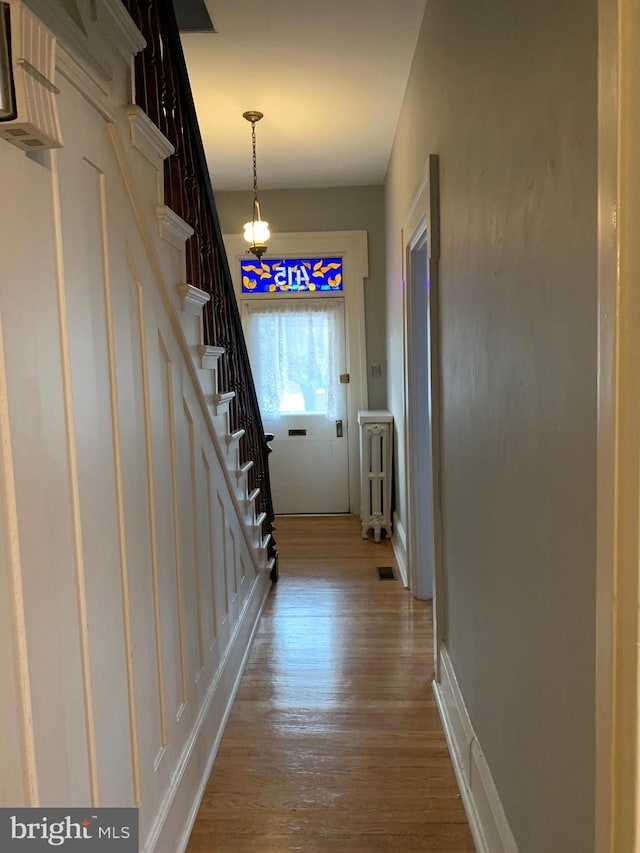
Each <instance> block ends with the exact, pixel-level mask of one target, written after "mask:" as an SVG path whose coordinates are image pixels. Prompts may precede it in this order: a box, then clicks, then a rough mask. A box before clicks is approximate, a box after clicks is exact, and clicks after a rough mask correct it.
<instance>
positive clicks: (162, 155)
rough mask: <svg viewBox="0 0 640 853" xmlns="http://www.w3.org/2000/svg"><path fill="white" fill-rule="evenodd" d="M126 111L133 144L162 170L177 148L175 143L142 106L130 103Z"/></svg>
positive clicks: (152, 163)
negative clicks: (172, 142)
mask: <svg viewBox="0 0 640 853" xmlns="http://www.w3.org/2000/svg"><path fill="white" fill-rule="evenodd" d="M126 113H127V118H128V119H129V132H130V135H131V144H132V145H133V147H134V148H135V149H136V150H137V151H139V152H140V153H141V154H142V156H143V157H144V158H145V160H147V161H148V162H149V163H151V165H152V166H155V168H156V169H158V170H160V169H161V168H162V164H163V163H164V161H165V160H166V159H167V157H170V156H171V155H172V154H173V152H174V150H175V149H174V147H173V145H172V144H171V143H170V142H169V140H168V139H167V137H166V136H165V135H164V134H163V133H162V132H161V131H160V130H158V128H157V127H156V126H155V124H154V123H153V122H152V121H151V119H150V118H149V116H148V115H147V114H146V113H145V111H144V110H141V109H140V107H138V106H136V105H135V104H129V106H128V107H127V108H126Z"/></svg>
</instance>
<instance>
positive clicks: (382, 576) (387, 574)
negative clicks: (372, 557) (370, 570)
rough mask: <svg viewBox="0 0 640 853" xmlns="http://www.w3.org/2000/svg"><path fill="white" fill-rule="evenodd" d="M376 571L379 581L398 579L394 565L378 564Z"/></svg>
mask: <svg viewBox="0 0 640 853" xmlns="http://www.w3.org/2000/svg"><path fill="white" fill-rule="evenodd" d="M376 571H377V572H378V580H379V581H394V580H395V579H396V576H395V573H394V571H393V566H378V567H377V568H376Z"/></svg>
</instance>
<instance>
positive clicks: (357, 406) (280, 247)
mask: <svg viewBox="0 0 640 853" xmlns="http://www.w3.org/2000/svg"><path fill="white" fill-rule="evenodd" d="M224 243H225V247H226V250H227V256H228V258H229V268H230V270H231V278H232V280H233V286H234V289H235V292H236V298H237V299H238V303H239V304H240V299H241V290H240V264H239V263H238V261H239V260H240V259H241V258H246V256H247V243H246V242H245V240H244V238H243V237H242V235H241V234H226V235H224ZM269 255H270V256H276V257H278V256H280V257H284V258H286V257H303V256H305V255H306V256H313V255H316V256H318V257H319V256H321V255H326V256H328V255H335V256H341V257H342V261H343V267H344V280H345V282H346V284H345V288H344V290H343V291H342V292H341V293H340V294H335V295H339V296H342V297H343V298H344V314H345V338H346V344H347V353H346V355H347V366H346V370H347V373H349V375H350V377H351V378H350V382H349V384H348V385H347V412H348V419H349V420H348V436H347V440H348V442H349V512H351V513H353V514H354V515H357V516H359V515H360V448H359V434H358V412H359V411H362V410H364V409H367V408H368V391H367V358H366V341H365V319H364V280H365V278H367V277H368V276H369V262H368V242H367V232H366V231H303V232H299V233H294V232H290V233H282V234H272V235H271V239H270V240H269ZM260 296H262V297H263V298H264V294H260ZM251 298H252V297H250V296H249V297H248V299H251Z"/></svg>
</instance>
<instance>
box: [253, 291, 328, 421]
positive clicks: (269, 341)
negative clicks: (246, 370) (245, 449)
mask: <svg viewBox="0 0 640 853" xmlns="http://www.w3.org/2000/svg"><path fill="white" fill-rule="evenodd" d="M276 299H277V297H274V301H273V302H264V301H260V302H247V303H245V306H246V308H245V310H246V312H247V316H248V327H247V332H248V334H247V344H248V347H249V356H250V358H251V367H252V370H253V377H254V381H255V385H256V391H257V394H258V401H259V404H260V411H261V412H262V415H263V417H266V418H269V419H274V418H280V417H282V416H283V415H288V414H294V413H307V414H312V413H315V414H323V415H325V416H326V417H327V418H328V419H330V420H335V419H336V418H339V417H342V416H343V413H342V410H341V409H342V388H341V385H340V371H341V370H342V369H343V359H344V337H343V331H342V328H343V318H342V317H343V305H342V300H341V299H331V298H322V297H318V298H315V299H314V298H309V299H304V298H302V299H288V300H287V301H286V302H284V301H282V302H276Z"/></svg>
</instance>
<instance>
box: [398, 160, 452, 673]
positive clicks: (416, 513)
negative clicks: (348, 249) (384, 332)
mask: <svg viewBox="0 0 640 853" xmlns="http://www.w3.org/2000/svg"><path fill="white" fill-rule="evenodd" d="M438 193H439V188H438V157H437V155H430V157H429V162H428V167H427V169H426V170H425V178H424V179H423V181H422V183H421V185H420V187H419V188H418V191H417V193H416V196H415V199H414V201H413V203H412V205H411V208H410V210H409V212H408V214H407V216H406V218H405V224H404V227H403V229H402V246H403V265H404V269H403V279H404V282H405V287H404V297H405V299H404V329H405V346H404V359H405V364H404V380H405V381H404V386H405V387H404V420H405V434H406V440H405V447H406V452H405V482H406V489H407V495H406V499H407V503H406V506H407V531H406V536H407V564H408V579H409V588H410V589H411V592H412V593H413V594H414V595H415V596H416V597H417V598H431V597H433V598H434V642H435V646H436V654H435V660H436V678H438V674H439V669H438V663H437V661H438V648H439V644H440V641H443V640H444V600H443V597H442V596H443V593H444V578H443V565H442V562H443V561H442V536H441V519H440V515H441V503H440V475H439V465H440V396H439V383H440V365H439V348H440V344H439V335H438V328H439V315H438V262H439V255H440V247H439V222H438V205H439V197H438Z"/></svg>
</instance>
